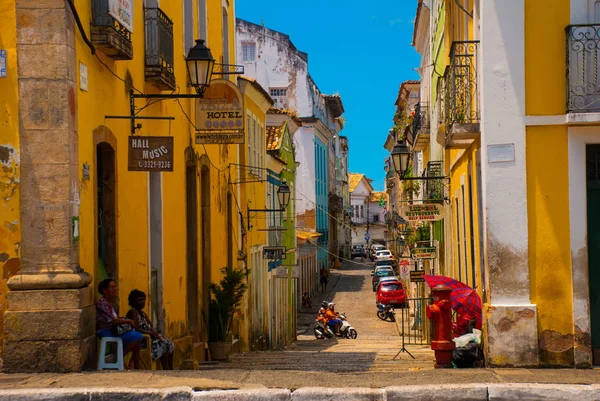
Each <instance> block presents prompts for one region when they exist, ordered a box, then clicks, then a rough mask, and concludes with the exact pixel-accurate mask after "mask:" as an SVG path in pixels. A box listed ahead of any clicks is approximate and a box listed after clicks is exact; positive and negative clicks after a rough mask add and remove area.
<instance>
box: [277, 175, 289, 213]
mask: <svg viewBox="0 0 600 401" xmlns="http://www.w3.org/2000/svg"><path fill="white" fill-rule="evenodd" d="M290 194H291V192H290V187H288V185H287V183H286V182H285V180H282V182H281V185H280V186H279V189H277V198H278V199H279V206H280V207H281V211H284V210H285V209H287V207H288V204H289V203H290Z"/></svg>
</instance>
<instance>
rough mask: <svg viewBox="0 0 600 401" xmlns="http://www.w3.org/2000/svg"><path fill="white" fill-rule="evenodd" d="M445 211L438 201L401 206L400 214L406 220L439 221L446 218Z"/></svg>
mask: <svg viewBox="0 0 600 401" xmlns="http://www.w3.org/2000/svg"><path fill="white" fill-rule="evenodd" d="M443 212H444V211H443V209H442V206H441V205H439V204H437V203H430V204H418V205H402V206H400V216H402V218H403V219H404V220H406V221H439V220H442V219H443V218H444V213H443Z"/></svg>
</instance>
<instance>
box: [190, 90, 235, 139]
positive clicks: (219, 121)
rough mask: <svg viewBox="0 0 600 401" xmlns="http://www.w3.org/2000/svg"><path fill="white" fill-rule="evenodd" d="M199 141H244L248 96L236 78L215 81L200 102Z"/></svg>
mask: <svg viewBox="0 0 600 401" xmlns="http://www.w3.org/2000/svg"><path fill="white" fill-rule="evenodd" d="M196 129H197V131H196V143H197V144H201V143H204V144H215V143H244V98H243V97H242V94H241V92H240V90H239V89H238V87H237V86H236V85H234V84H233V82H231V81H228V80H225V79H216V80H213V81H211V83H210V86H209V87H208V88H206V91H205V92H204V97H203V98H201V99H198V100H197V102H196Z"/></svg>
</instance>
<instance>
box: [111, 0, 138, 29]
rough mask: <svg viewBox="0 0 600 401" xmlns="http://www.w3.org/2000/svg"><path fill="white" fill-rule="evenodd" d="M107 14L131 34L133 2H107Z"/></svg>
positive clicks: (113, 0)
mask: <svg viewBox="0 0 600 401" xmlns="http://www.w3.org/2000/svg"><path fill="white" fill-rule="evenodd" d="M108 14H110V16H111V17H113V18H114V19H116V20H117V21H118V22H119V24H121V25H122V26H123V27H124V28H125V29H127V30H128V31H129V32H131V33H133V0H108Z"/></svg>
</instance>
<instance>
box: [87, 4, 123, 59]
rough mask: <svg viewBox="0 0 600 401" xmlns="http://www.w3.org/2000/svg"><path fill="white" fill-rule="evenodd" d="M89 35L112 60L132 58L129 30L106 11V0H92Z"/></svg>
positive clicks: (96, 45) (95, 44)
mask: <svg viewBox="0 0 600 401" xmlns="http://www.w3.org/2000/svg"><path fill="white" fill-rule="evenodd" d="M90 25H91V26H90V37H91V41H92V43H93V44H94V46H95V47H97V48H98V49H100V50H101V51H102V52H103V53H104V54H106V55H107V56H108V57H110V58H112V59H114V60H132V59H133V43H132V42H131V32H129V31H128V30H127V29H126V28H125V27H124V26H122V25H121V24H120V23H119V21H117V20H116V19H114V18H113V17H112V16H111V15H110V14H109V13H108V0H92V21H91V24H90Z"/></svg>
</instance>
